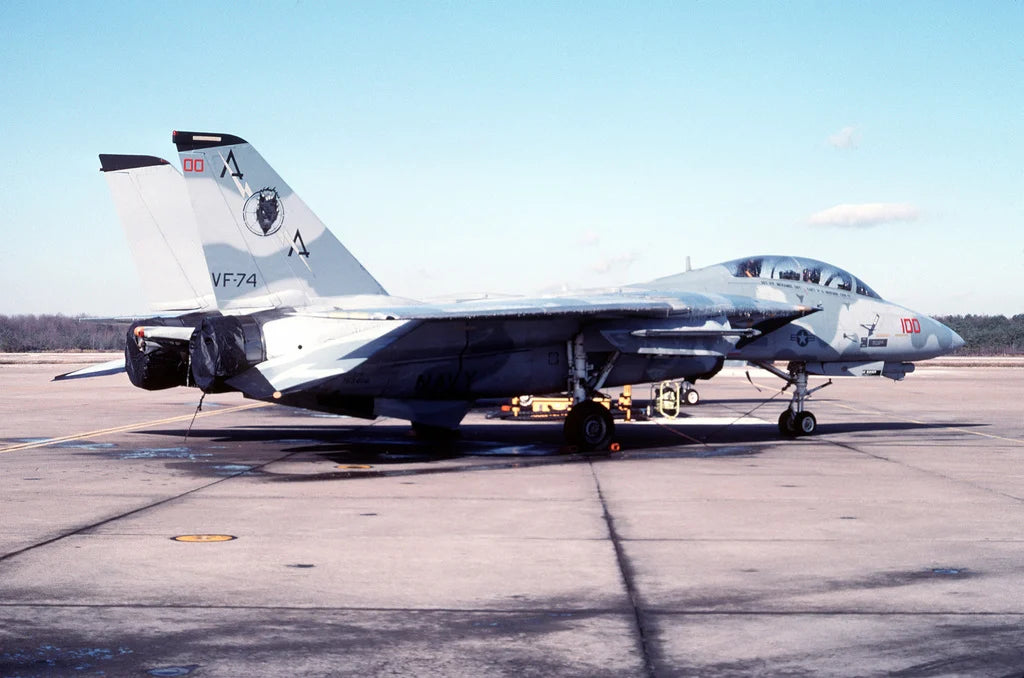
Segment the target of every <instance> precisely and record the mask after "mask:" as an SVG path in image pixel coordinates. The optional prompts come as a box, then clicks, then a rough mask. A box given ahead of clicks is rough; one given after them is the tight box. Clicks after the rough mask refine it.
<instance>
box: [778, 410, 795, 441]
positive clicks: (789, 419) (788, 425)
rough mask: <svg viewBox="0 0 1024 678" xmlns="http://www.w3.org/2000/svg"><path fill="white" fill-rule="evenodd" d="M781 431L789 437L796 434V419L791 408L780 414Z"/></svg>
mask: <svg viewBox="0 0 1024 678" xmlns="http://www.w3.org/2000/svg"><path fill="white" fill-rule="evenodd" d="M779 433H781V434H782V435H784V436H785V437H787V438H792V437H793V436H795V435H796V419H795V418H794V417H793V413H792V412H790V411H789V410H785V411H783V413H782V414H780V415H779Z"/></svg>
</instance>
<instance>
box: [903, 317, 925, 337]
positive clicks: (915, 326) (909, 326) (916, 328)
mask: <svg viewBox="0 0 1024 678" xmlns="http://www.w3.org/2000/svg"><path fill="white" fill-rule="evenodd" d="M900 324H901V325H903V331H904V332H905V333H906V334H921V323H920V321H919V320H918V319H917V318H900Z"/></svg>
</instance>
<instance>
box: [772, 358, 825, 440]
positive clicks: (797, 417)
mask: <svg viewBox="0 0 1024 678" xmlns="http://www.w3.org/2000/svg"><path fill="white" fill-rule="evenodd" d="M754 364H755V365H757V366H758V367H760V368H761V369H763V370H767V371H768V372H771V373H772V374H774V375H775V376H777V377H779V378H780V379H785V380H786V386H785V388H783V390H786V388H789V387H790V386H792V387H793V399H792V400H791V401H790V403H789V407H788V408H787V409H786V410H785V411H784V412H783V413H782V414H780V415H779V433H781V434H782V435H784V436H786V437H787V438H793V437H795V436H809V435H811V434H813V433H814V432H815V431H816V430H817V429H818V420H817V419H816V418H815V416H814V415H813V414H811V413H810V412H808V411H807V410H805V409H804V401H806V400H807V399H808V398H809V397H810V396H811V394H812V393H814V392H815V391H819V390H821V389H823V388H825V387H826V386H829V385H831V384H832V380H831V379H829V380H828V381H827V382H825V383H824V384H822V385H821V386H815V387H814V388H807V365H806V364H805V363H800V362H792V363H790V364H789V366H788V367H789V373H788V374H787V373H786V372H783V371H782V370H780V369H779V368H777V367H775V366H774V365H772V364H771V363H761V362H758V363H754Z"/></svg>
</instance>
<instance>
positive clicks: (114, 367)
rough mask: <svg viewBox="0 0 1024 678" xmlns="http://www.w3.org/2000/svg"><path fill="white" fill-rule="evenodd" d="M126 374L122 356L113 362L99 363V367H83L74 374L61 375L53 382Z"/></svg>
mask: <svg viewBox="0 0 1024 678" xmlns="http://www.w3.org/2000/svg"><path fill="white" fill-rule="evenodd" d="M119 372H124V356H121V357H120V358H118V359H117V360H111V361H110V362H106V363H99V364H98V365H89V366H88V367H83V368H82V369H80V370H75V371H74V372H68V373H66V374H60V375H58V376H56V377H54V378H53V380H52V381H64V380H66V379H86V378H88V377H103V376H106V375H108V374H118V373H119Z"/></svg>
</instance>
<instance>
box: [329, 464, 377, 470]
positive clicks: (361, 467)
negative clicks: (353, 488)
mask: <svg viewBox="0 0 1024 678" xmlns="http://www.w3.org/2000/svg"><path fill="white" fill-rule="evenodd" d="M338 468H343V469H346V470H347V469H354V468H357V469H367V468H373V467H372V466H370V465H369V464H338Z"/></svg>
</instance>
